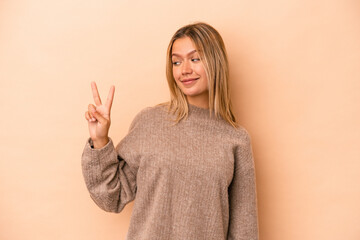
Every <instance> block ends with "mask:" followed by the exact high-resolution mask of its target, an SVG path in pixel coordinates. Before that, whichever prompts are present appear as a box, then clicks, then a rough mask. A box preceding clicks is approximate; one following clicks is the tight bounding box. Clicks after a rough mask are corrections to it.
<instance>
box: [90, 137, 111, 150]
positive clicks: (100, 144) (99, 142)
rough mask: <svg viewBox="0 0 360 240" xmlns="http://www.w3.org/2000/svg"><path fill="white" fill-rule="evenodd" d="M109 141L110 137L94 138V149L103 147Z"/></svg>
mask: <svg viewBox="0 0 360 240" xmlns="http://www.w3.org/2000/svg"><path fill="white" fill-rule="evenodd" d="M108 142H109V137H105V138H100V139H95V140H93V144H94V149H99V148H103V147H104V146H105V145H106V144H107V143H108Z"/></svg>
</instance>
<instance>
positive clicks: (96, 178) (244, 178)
mask: <svg viewBox="0 0 360 240" xmlns="http://www.w3.org/2000/svg"><path fill="white" fill-rule="evenodd" d="M166 76H167V81H168V84H169V88H170V93H171V100H170V101H169V102H166V103H161V104H158V105H156V106H152V107H147V108H144V109H143V110H142V111H140V112H139V113H138V114H137V115H136V116H135V118H134V120H133V121H132V123H131V125H130V129H129V132H128V134H127V135H126V136H125V137H124V138H123V139H122V140H121V141H120V142H119V143H118V145H117V146H116V148H115V147H114V144H113V142H112V139H111V138H110V137H108V130H109V126H110V109H111V105H112V101H113V96H114V91H115V88H114V86H112V87H111V88H110V93H109V96H108V99H107V101H106V103H105V104H102V103H101V100H100V96H99V94H98V91H97V88H96V85H95V83H92V91H93V96H94V100H95V105H96V106H94V105H92V104H90V105H89V109H88V111H87V112H86V113H85V117H86V119H87V120H88V124H89V131H90V138H89V139H88V141H87V143H86V145H85V148H84V152H83V155H82V169H83V175H84V178H85V183H86V186H87V188H88V190H89V192H90V196H91V198H92V199H93V200H94V202H95V203H96V204H97V205H98V206H99V207H100V208H102V209H103V210H105V211H108V212H116V213H119V212H121V211H122V209H123V208H124V206H125V205H126V204H127V203H129V202H130V201H132V200H134V199H135V203H134V208H133V212H132V216H131V219H130V228H129V231H128V234H127V239H131V240H132V239H164V240H165V239H166V240H169V239H196V240H198V239H206V240H210V239H214V240H221V239H246V240H250V239H258V221H257V200H256V182H255V168H254V159H253V154H252V147H251V140H250V136H249V134H248V132H247V131H246V130H245V128H243V127H242V126H239V125H238V124H236V121H235V117H234V115H233V113H232V111H231V102H230V96H229V89H228V62H227V56H226V51H225V46H224V43H223V40H222V38H221V36H220V35H219V33H218V32H217V31H216V30H215V29H214V28H213V27H211V26H209V25H208V24H205V23H195V24H190V25H186V26H184V27H182V28H180V29H179V30H178V31H177V32H176V33H175V34H174V36H173V37H172V39H171V41H170V44H169V47H168V51H167V67H166Z"/></svg>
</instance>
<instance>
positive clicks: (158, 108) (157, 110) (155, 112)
mask: <svg viewBox="0 0 360 240" xmlns="http://www.w3.org/2000/svg"><path fill="white" fill-rule="evenodd" d="M167 103H168V102H164V103H159V104H156V105H153V106H147V107H144V108H142V109H141V110H140V111H139V112H138V113H137V114H136V115H135V117H134V119H133V121H132V123H131V125H130V129H132V128H134V127H135V126H136V125H138V124H139V123H145V122H152V121H154V120H155V119H156V118H159V117H161V116H162V114H164V113H167V106H168V104H167Z"/></svg>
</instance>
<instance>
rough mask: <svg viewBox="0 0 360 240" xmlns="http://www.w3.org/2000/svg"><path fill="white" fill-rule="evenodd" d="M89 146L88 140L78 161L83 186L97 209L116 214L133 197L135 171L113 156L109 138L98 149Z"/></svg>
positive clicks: (90, 143) (119, 158)
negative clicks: (79, 161) (83, 182)
mask: <svg viewBox="0 0 360 240" xmlns="http://www.w3.org/2000/svg"><path fill="white" fill-rule="evenodd" d="M92 146H93V142H92V140H91V138H89V139H88V140H87V142H86V145H85V148H84V151H83V154H82V160H81V167H82V173H83V176H84V180H85V183H86V187H87V189H88V190H89V193H90V196H91V198H92V199H93V201H94V202H95V203H96V204H97V205H98V206H99V207H100V208H101V209H103V210H105V211H107V212H116V213H119V212H121V210H122V209H123V208H124V207H125V205H126V204H127V203H129V202H130V201H132V200H133V199H134V198H135V193H136V169H134V168H132V167H131V166H130V165H128V164H127V163H126V162H125V160H124V159H122V158H121V157H120V156H119V155H118V154H117V152H116V150H115V147H114V144H113V141H112V139H111V138H109V142H108V143H107V144H106V145H105V146H104V147H102V148H100V149H94V148H92Z"/></svg>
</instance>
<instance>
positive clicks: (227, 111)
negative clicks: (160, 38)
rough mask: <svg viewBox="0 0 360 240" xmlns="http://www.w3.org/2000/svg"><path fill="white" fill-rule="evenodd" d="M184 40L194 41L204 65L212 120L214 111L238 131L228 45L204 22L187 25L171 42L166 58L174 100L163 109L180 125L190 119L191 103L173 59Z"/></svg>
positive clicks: (171, 94)
mask: <svg viewBox="0 0 360 240" xmlns="http://www.w3.org/2000/svg"><path fill="white" fill-rule="evenodd" d="M183 37H189V38H190V39H191V40H192V41H193V43H194V45H195V47H196V50H197V51H198V52H199V56H200V59H201V61H202V62H203V64H204V68H205V72H206V75H207V79H208V86H209V109H210V117H211V115H212V111H214V113H215V116H216V117H222V118H223V119H224V120H226V121H227V122H228V123H229V124H231V125H232V126H233V127H235V128H237V127H238V125H237V123H236V120H235V116H234V115H233V113H232V111H231V108H232V105H231V100H230V92H229V87H228V86H229V85H228V79H229V66H228V60H227V54H226V49H225V45H224V42H223V40H222V38H221V36H220V34H219V33H218V32H217V31H216V30H215V29H214V28H213V27H212V26H210V25H208V24H206V23H203V22H197V23H194V24H189V25H186V26H184V27H182V28H180V29H179V30H177V31H176V32H175V34H174V35H173V37H172V38H171V40H170V43H169V46H168V49H167V54H166V78H167V82H168V85H169V88H170V96H171V99H170V102H167V103H162V104H161V105H164V104H167V105H168V111H169V112H172V113H177V114H176V115H177V117H176V119H175V122H176V123H178V122H179V121H180V120H181V119H183V118H187V116H188V111H189V109H188V105H187V100H186V97H185V95H184V93H183V92H182V91H181V89H180V88H179V87H178V86H177V84H176V82H175V79H174V76H173V71H172V70H173V64H172V59H171V57H172V56H171V54H172V47H173V44H174V42H175V40H177V39H179V38H183Z"/></svg>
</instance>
